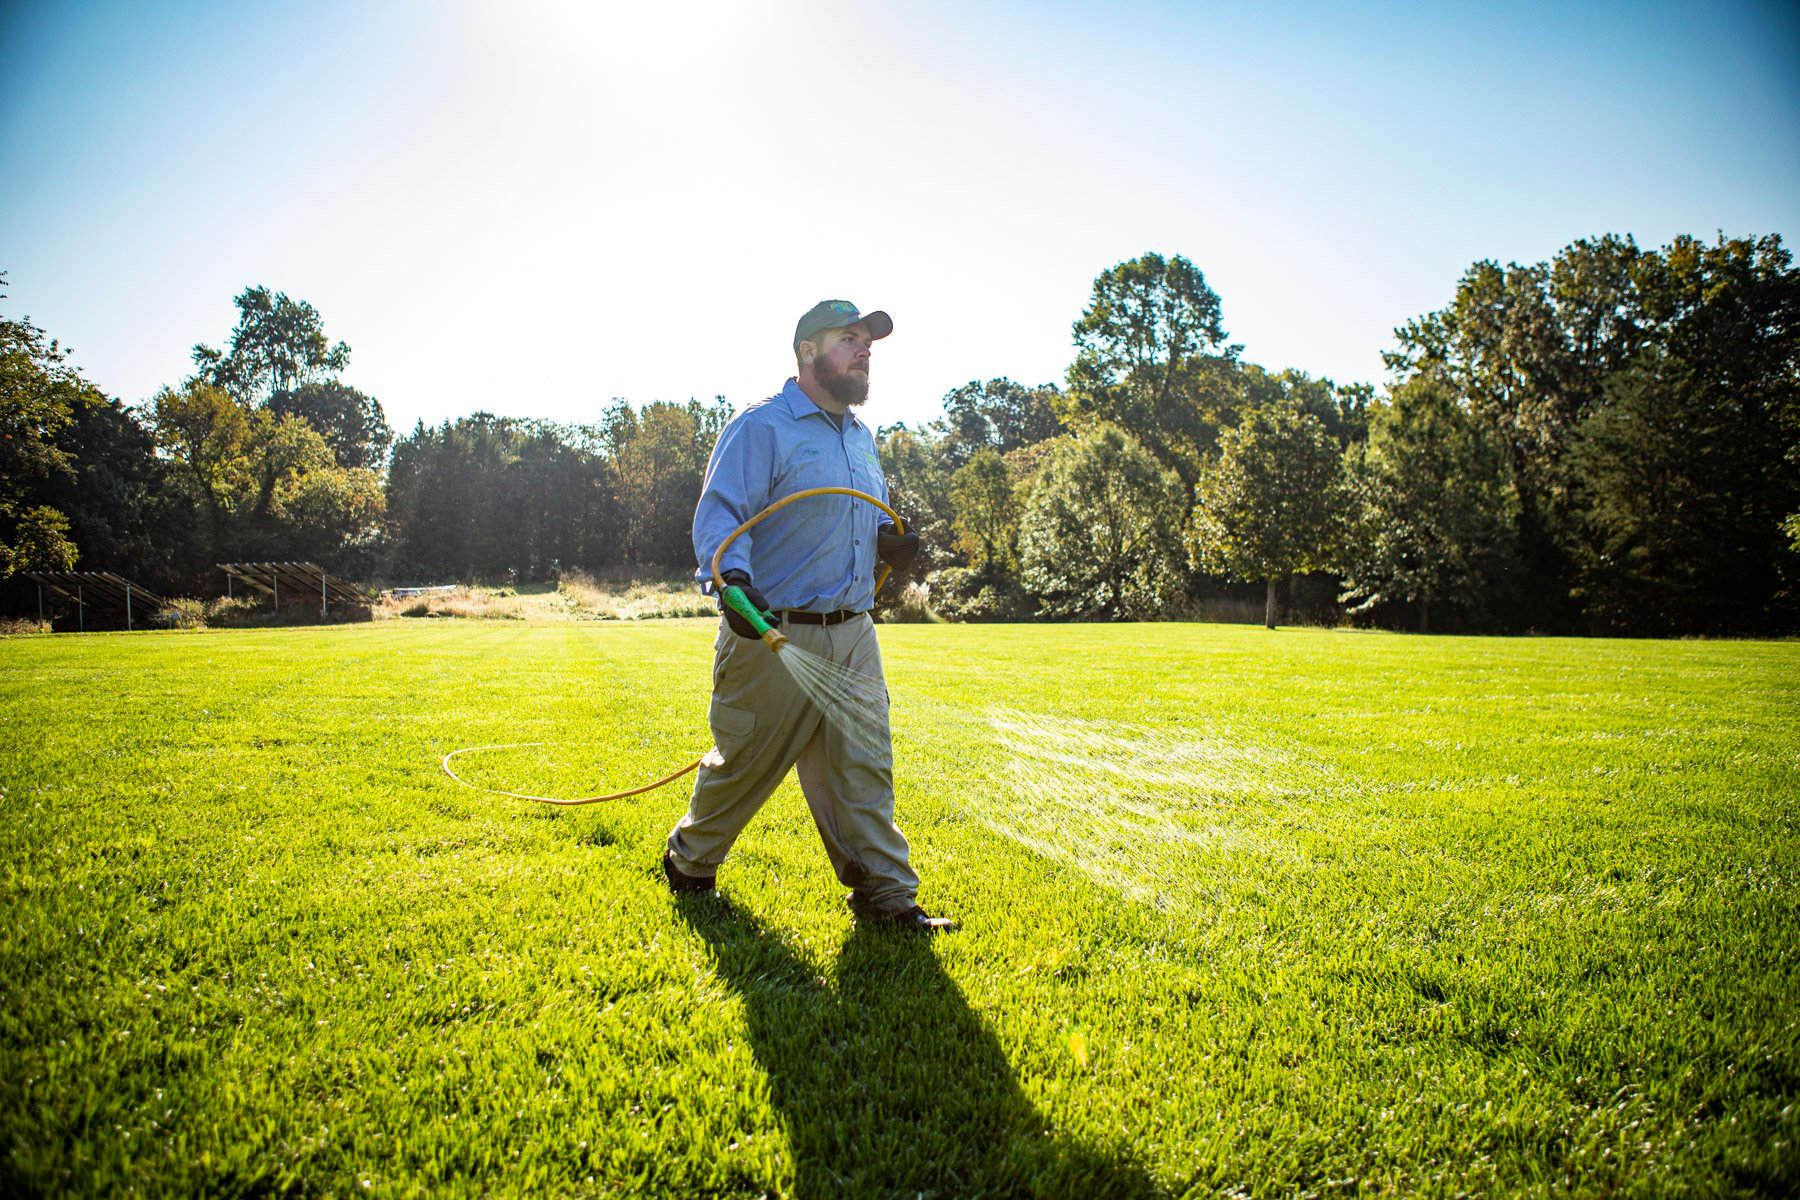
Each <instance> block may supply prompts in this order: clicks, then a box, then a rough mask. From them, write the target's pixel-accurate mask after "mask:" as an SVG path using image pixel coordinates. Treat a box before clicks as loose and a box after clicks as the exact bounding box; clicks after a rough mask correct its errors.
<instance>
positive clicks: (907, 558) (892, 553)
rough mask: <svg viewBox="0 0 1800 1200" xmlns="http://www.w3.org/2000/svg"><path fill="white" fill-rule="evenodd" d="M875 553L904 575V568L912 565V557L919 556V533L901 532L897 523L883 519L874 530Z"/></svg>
mask: <svg viewBox="0 0 1800 1200" xmlns="http://www.w3.org/2000/svg"><path fill="white" fill-rule="evenodd" d="M875 553H876V555H877V556H878V557H879V558H880V559H881V561H882V562H884V563H886V564H887V565H888V566H890V567H892V568H894V570H896V571H898V572H900V573H901V574H902V575H904V574H905V573H906V568H908V567H910V566H912V565H913V559H915V558H917V557H919V535H918V534H916V533H901V532H900V527H899V526H898V525H896V524H894V523H893V522H892V521H883V522H882V524H881V528H879V529H877V530H876V531H875Z"/></svg>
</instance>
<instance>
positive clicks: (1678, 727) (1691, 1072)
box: [0, 621, 1800, 1197]
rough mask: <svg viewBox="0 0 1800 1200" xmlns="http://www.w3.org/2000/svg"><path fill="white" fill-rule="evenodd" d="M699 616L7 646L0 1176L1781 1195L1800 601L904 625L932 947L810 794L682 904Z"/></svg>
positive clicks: (909, 823) (1796, 995)
mask: <svg viewBox="0 0 1800 1200" xmlns="http://www.w3.org/2000/svg"><path fill="white" fill-rule="evenodd" d="M711 639H712V623H711V622H708V621H674V622H653V623H626V624H597V623H579V624H577V623H565V624H557V625H550V624H534V623H495V622H448V621H444V622H431V623H418V624H413V623H401V622H383V623H377V624H372V625H360V626H347V627H326V628H306V629H285V630H284V629H273V630H259V631H232V632H217V631H214V632H196V633H151V634H144V633H140V634H135V635H102V636H87V637H57V638H22V639H13V640H10V641H6V642H3V643H0V721H3V722H4V725H3V726H0V805H3V806H4V813H5V822H4V825H3V826H0V839H3V841H0V846H3V849H0V856H3V857H0V866H3V868H4V892H3V895H4V918H5V920H4V927H3V930H0V986H3V987H4V1003H3V1004H0V1113H3V1114H4V1116H3V1120H4V1123H5V1127H4V1145H3V1153H0V1193H4V1194H7V1195H32V1194H64V1193H123V1192H125V1191H126V1190H127V1189H135V1194H138V1195H158V1194H162V1195H219V1196H227V1195H244V1196H269V1195H295V1196H300V1195H308V1196H311V1195H339V1196H343V1195H363V1194H372V1195H413V1194H418V1195H427V1194H428V1195H440V1194H468V1195H477V1194H479V1195H488V1194H496V1195H527V1194H529V1195H602V1194H612V1193H623V1194H637V1193H661V1194H668V1195H693V1194H700V1195H713V1196H760V1195H766V1194H776V1195H796V1196H838V1195H844V1196H887V1195H909V1196H910V1195H915V1194H918V1193H921V1192H922V1193H924V1194H926V1195H936V1196H941V1197H962V1196H977V1195H1048V1196H1115V1195H1116V1196H1126V1195H1134V1194H1151V1195H1154V1194H1175V1195H1257V1196H1264V1195H1266V1196H1286V1195H1303V1194H1304V1195H1319V1196H1324V1195H1331V1194H1339V1193H1342V1194H1349V1193H1353V1192H1364V1191H1367V1192H1376V1193H1383V1192H1385V1193H1397V1194H1427V1195H1445V1196H1449V1195H1457V1194H1464V1193H1467V1194H1477V1195H1514V1194H1523V1195H1530V1194H1542V1195H1566V1194H1575V1195H1614V1194H1628V1195H1645V1196H1678V1195H1690V1194H1691V1195H1722V1194H1724V1195H1729V1194H1739V1195H1767V1194H1771V1193H1783V1192H1792V1191H1794V1190H1795V1189H1796V1187H1800V1151H1797V1149H1796V1146H1795V1140H1796V1134H1797V1133H1800V1128H1797V1127H1800V1120H1797V1119H1796V1113H1795V1102H1796V1100H1797V1099H1800V1072H1797V1065H1800V1064H1797V1063H1796V1057H1795V1056H1796V1047H1797V1043H1800V911H1797V907H1796V899H1797V897H1800V886H1797V885H1800V878H1797V873H1800V842H1797V839H1796V829H1795V823H1796V802H1797V801H1800V645H1796V644H1792V643H1784V644H1771V643H1751V642H1624V641H1576V640H1551V639H1512V640H1500V639H1464V638H1430V639H1421V638H1414V637H1405V636H1393V635H1382V634H1367V633H1351V632H1326V631H1317V630H1281V631H1278V632H1269V631H1266V630H1262V629H1260V628H1243V627H1224V626H1181V625H1124V626H1094V625H1081V626H1013V627H995V626H917V625H912V626H893V627H888V628H885V629H884V630H883V631H882V642H883V646H884V648H885V653H886V657H887V663H888V674H889V682H890V685H891V690H892V694H893V701H894V713H895V726H896V728H895V753H896V760H897V770H898V776H899V814H900V822H901V825H902V827H903V828H904V829H905V830H906V831H907V833H908V835H909V836H910V837H911V839H912V842H913V848H914V862H915V865H916V866H917V867H918V868H919V870H920V873H921V875H922V876H923V877H924V880H925V887H924V892H923V894H922V899H923V900H924V902H925V903H926V905H927V906H928V907H930V908H931V909H932V910H933V911H943V912H948V913H952V914H954V915H956V916H958V917H960V918H961V919H962V921H963V922H964V926H965V927H964V929H963V931H962V932H960V933H958V934H955V935H953V936H951V937H948V938H940V939H937V940H927V939H920V938H917V937H909V936H906V935H901V934H894V933H887V932H881V931H868V930H857V929H855V928H854V927H853V925H852V922H851V920H850V918H849V915H848V913H847V912H846V910H845V909H844V906H843V904H842V902H841V889H840V888H839V887H838V886H837V885H836V883H835V881H834V880H833V879H832V877H831V874H830V871H829V869H828V868H827V866H826V863H825V858H824V854H823V851H822V850H821V849H820V847H819V845H818V842H817V838H816V835H815V834H814V832H813V830H812V826H811V820H810V818H809V817H808V815H807V813H806V809H805V806H804V804H803V803H802V801H801V799H800V796H799V793H798V789H797V788H796V787H795V786H794V785H793V784H792V783H791V782H790V783H788V784H786V785H784V786H783V788H782V789H781V790H780V791H779V792H777V793H776V795H775V797H774V799H773V800H772V801H771V802H770V804H769V806H768V808H767V809H765V811H764V812H763V814H762V815H761V817H760V818H759V819H758V821H757V822H756V823H755V824H754V825H753V826H752V827H751V830H750V832H749V833H748V834H747V835H746V836H745V838H744V839H743V841H742V842H741V843H740V845H739V847H738V849H737V851H736V853H735V855H734V857H733V859H732V860H731V861H730V862H729V863H728V864H727V865H726V867H725V869H724V870H723V871H722V872H721V875H720V880H721V891H722V897H721V898H719V899H716V900H713V899H697V900H695V899H687V900H683V901H681V902H679V903H678V902H677V901H676V900H674V899H673V898H672V897H670V896H669V894H668V893H667V891H666V889H665V888H664V886H663V883H662V880H661V877H660V874H659V861H660V855H661V845H662V839H663V836H664V834H665V833H666V832H667V830H668V828H669V826H670V825H671V824H672V823H673V822H674V820H675V819H676V817H677V816H678V815H679V814H680V812H681V810H682V808H683V807H684V805H685V802H686V789H685V787H684V783H685V781H682V782H679V783H677V784H675V785H673V786H671V787H670V788H667V789H665V790H662V791H658V792H654V793H651V794H649V795H647V796H643V797H639V798H636V799H632V800H628V801H623V802H619V803H617V804H611V805H596V806H591V807H586V808H576V809H553V808H548V807H545V806H541V805H534V804H530V803H527V802H522V801H516V800H508V799H505V798H502V797H498V796H493V795H488V794H483V793H481V792H478V791H475V790H472V789H469V788H464V787H461V786H458V785H457V784H455V783H454V782H452V781H450V780H449V779H447V778H446V777H445V776H444V775H442V774H441V773H440V771H439V766H438V764H439V759H440V757H441V756H442V755H443V754H445V753H446V752H448V751H451V750H454V749H458V748H461V747H465V746H475V745H488V744H494V743H518V742H549V743H554V744H553V745H549V746H541V747H519V748H514V749H509V750H498V751H489V752H486V753H483V754H479V755H469V756H465V757H464V758H461V759H459V760H458V765H459V770H461V771H462V772H463V773H464V774H465V775H467V776H468V777H470V778H473V779H476V780H478V781H480V782H483V783H486V784H488V785H491V786H495V787H504V788H507V789H510V790H521V791H528V792H529V791H539V792H547V793H550V794H567V795H579V794H591V793H593V792H596V791H603V790H613V789H616V788H622V787H627V786H631V785H633V784H636V783H639V782H643V781H645V780H648V779H650V778H652V777H654V776H655V775H658V774H662V773H666V772H667V771H669V770H671V769H673V768H674V767H676V766H679V765H681V764H682V763H684V762H687V761H689V760H690V759H692V758H693V757H694V756H696V755H697V754H698V753H699V752H700V751H702V750H704V749H705V748H706V746H707V743H708V741H709V738H708V736H707V734H706V731H705V720H704V714H705V708H706V687H707V683H708V665H709V658H710V647H711Z"/></svg>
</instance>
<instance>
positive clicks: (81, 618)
mask: <svg viewBox="0 0 1800 1200" xmlns="http://www.w3.org/2000/svg"><path fill="white" fill-rule="evenodd" d="M75 608H76V609H77V611H78V615H77V617H76V620H77V621H78V622H79V624H77V625H76V628H75V632H77V633H86V632H87V601H86V600H83V599H82V598H81V585H80V584H79V583H78V584H76V585H75Z"/></svg>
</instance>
